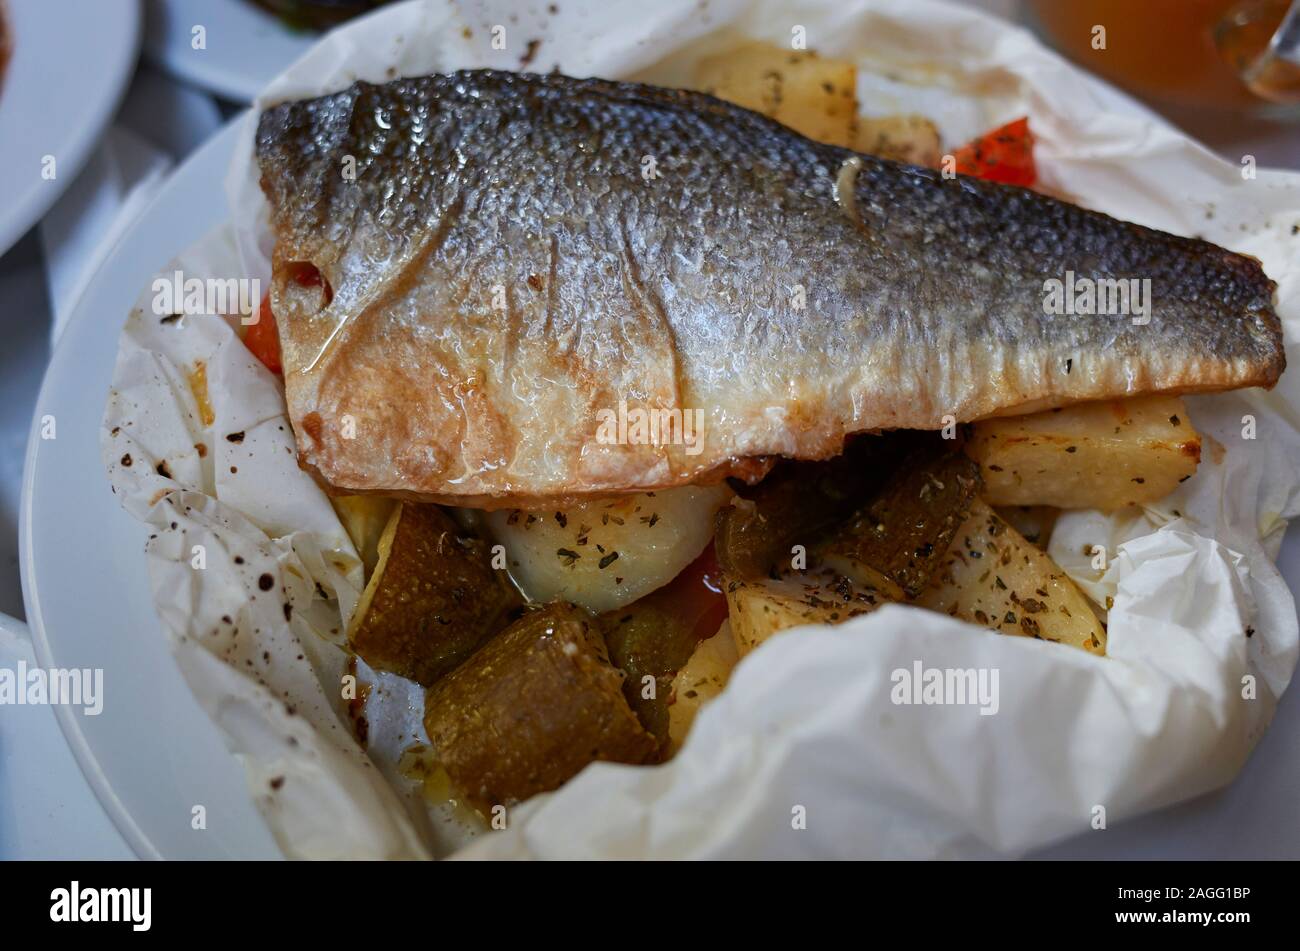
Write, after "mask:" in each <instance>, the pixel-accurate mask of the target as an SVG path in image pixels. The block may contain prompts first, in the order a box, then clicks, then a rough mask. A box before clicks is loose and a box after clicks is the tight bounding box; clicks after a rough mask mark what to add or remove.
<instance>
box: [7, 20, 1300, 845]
mask: <svg viewBox="0 0 1300 951" xmlns="http://www.w3.org/2000/svg"><path fill="white" fill-rule="evenodd" d="M151 2H166V0H151ZM214 2H227V0H214ZM959 2H960V0H959ZM967 2H971V3H973V4H974V5H977V6H981V7H984V8H986V9H990V10H992V11H993V12H996V13H998V14H1000V15H1011V16H1014V15H1015V14H1016V12H1017V4H1016V2H1015V0H967ZM159 81H160V79H159V76H158V74H151V72H150V70H149V68H148V67H142V68H141V72H140V73H138V74H137V78H136V80H135V83H134V84H133V86H132V91H131V93H129V94H128V98H127V102H126V103H125V104H124V106H123V110H122V112H121V113H120V114H119V116H118V120H119V121H121V122H123V123H124V124H126V125H127V126H129V127H135V130H136V131H138V132H140V133H141V134H142V135H143V136H144V137H145V138H151V137H155V138H156V135H157V132H156V130H157V124H156V123H153V122H152V121H151V117H150V116H148V115H141V114H140V106H139V102H140V98H141V97H140V96H138V95H136V93H137V92H138V88H137V87H139V86H141V85H147V84H151V83H152V84H156V83H158V82H159ZM162 81H163V82H170V80H166V79H164V80H162ZM222 110H223V112H225V113H227V114H228V113H229V112H231V111H232V110H233V106H231V105H229V104H223V105H222ZM133 113H134V114H133ZM1171 118H1173V119H1174V121H1176V122H1177V123H1178V124H1179V125H1181V126H1183V127H1184V128H1185V129H1187V131H1189V132H1190V133H1191V134H1193V135H1195V136H1197V137H1198V138H1200V139H1201V140H1202V141H1204V142H1206V143H1207V144H1208V145H1209V146H1210V147H1212V148H1214V149H1215V150H1216V151H1218V152H1220V153H1221V154H1222V155H1224V156H1225V157H1226V158H1229V159H1230V160H1232V161H1234V162H1237V161H1240V159H1241V157H1242V156H1243V155H1247V154H1250V155H1254V156H1255V157H1256V159H1257V161H1258V162H1259V164H1260V165H1263V166H1275V167H1280V168H1292V169H1300V125H1295V126H1272V125H1268V124H1264V123H1258V122H1250V121H1245V120H1225V119H1224V118H1223V117H1221V116H1216V115H1195V114H1193V115H1181V116H1172V117H1171ZM190 132H192V130H183V131H182V132H180V133H178V134H179V135H182V136H187V135H188V134H190ZM155 144H156V145H159V146H160V147H163V148H168V150H169V151H171V152H172V153H173V155H174V156H175V157H176V158H178V159H179V158H183V157H184V153H185V151H186V150H187V148H188V147H189V146H191V145H192V144H193V143H192V142H187V143H184V144H183V145H182V144H180V143H177V142H171V143H166V142H157V141H155ZM0 303H2V304H3V310H4V318H3V319H4V321H5V337H4V346H3V348H0V612H4V613H7V614H10V615H13V616H15V617H18V618H22V617H23V616H24V610H23V602H22V589H21V584H20V580H19V569H18V508H19V495H20V492H21V485H22V466H23V459H24V456H25V447H26V443H27V435H28V430H29V427H30V425H31V419H32V412H33V409H34V405H35V401H36V395H37V392H38V390H39V388H40V382H41V377H42V374H43V372H44V368H45V364H46V362H47V361H48V359H49V355H50V343H49V340H50V327H51V312H52V307H51V302H50V299H49V294H48V292H47V289H46V274H45V262H44V258H43V254H42V249H41V242H40V240H39V239H38V236H37V231H36V229H33V230H32V231H31V232H29V233H28V234H27V235H26V236H25V237H24V238H23V239H22V240H20V241H19V242H18V243H17V244H16V245H14V247H13V248H12V249H10V251H9V252H8V253H6V254H5V255H3V256H2V257H0ZM1284 557H1287V558H1294V559H1296V560H1300V545H1297V544H1295V543H1294V542H1292V543H1291V544H1289V545H1288V547H1287V551H1286V552H1285V553H1284ZM20 659H25V660H26V662H27V663H28V664H33V663H34V660H33V657H32V654H31V649H30V645H29V644H26V643H25V642H22V641H21V640H16V639H14V638H8V637H6V636H5V635H4V634H3V633H0V667H8V668H11V669H12V668H14V667H15V666H16V665H17V663H18V661H19V660H20ZM1297 693H1300V691H1296V690H1294V689H1293V690H1291V691H1290V692H1288V694H1287V695H1286V697H1284V698H1283V701H1282V703H1281V705H1280V707H1279V710H1278V714H1277V720H1276V722H1275V724H1274V728H1273V729H1272V730H1271V731H1270V732H1269V734H1268V735H1267V736H1265V738H1264V740H1263V741H1262V742H1261V744H1260V746H1259V748H1258V749H1257V750H1256V753H1255V755H1254V756H1253V757H1252V758H1251V761H1250V762H1249V763H1248V764H1247V766H1246V768H1245V770H1244V773H1243V777H1242V778H1243V779H1244V778H1245V776H1246V775H1249V774H1252V773H1259V774H1261V775H1258V776H1252V781H1251V786H1252V787H1254V788H1256V789H1258V788H1260V786H1261V785H1263V788H1265V789H1269V790H1273V792H1271V793H1270V794H1269V798H1268V801H1267V802H1260V801H1259V800H1258V798H1257V797H1255V798H1248V797H1246V796H1243V795H1242V794H1241V793H1240V792H1239V790H1240V789H1241V788H1242V786H1243V784H1242V783H1241V782H1238V783H1235V784H1233V785H1232V786H1230V787H1229V788H1227V789H1225V790H1222V791H1221V792H1219V793H1216V794H1214V796H1213V798H1215V799H1216V800H1218V805H1219V806H1220V807H1221V809H1220V810H1219V812H1220V815H1219V817H1218V820H1217V824H1212V823H1211V822H1210V821H1209V820H1207V819H1206V818H1205V814H1204V812H1203V811H1201V812H1198V810H1197V808H1196V807H1195V806H1194V805H1185V806H1182V807H1177V808H1175V809H1172V810H1166V811H1165V812H1162V813H1159V814H1157V815H1154V816H1148V817H1144V818H1143V819H1139V820H1137V822H1138V823H1140V824H1143V825H1145V826H1147V827H1149V828H1151V829H1152V830H1158V829H1161V828H1180V824H1182V825H1181V828H1180V831H1183V830H1184V829H1185V831H1186V833H1187V834H1186V837H1185V838H1186V842H1187V849H1186V854H1185V855H1183V856H1172V855H1171V856H1166V857H1170V858H1173V857H1200V856H1210V855H1226V854H1231V855H1236V856H1239V857H1248V856H1256V857H1272V858H1283V857H1291V858H1294V857H1296V855H1297V854H1300V840H1297V834H1298V833H1297V832H1296V830H1291V832H1290V834H1289V835H1288V834H1286V833H1285V831H1284V830H1278V832H1279V834H1278V835H1273V834H1268V833H1266V832H1265V831H1264V830H1260V829H1259V828H1258V824H1255V826H1252V828H1256V829H1257V831H1258V834H1257V835H1249V836H1248V837H1247V838H1246V839H1245V840H1243V839H1242V837H1241V836H1240V834H1239V832H1238V830H1240V829H1242V828H1243V827H1244V826H1247V825H1248V823H1245V822H1244V821H1243V822H1242V823H1240V824H1238V823H1234V822H1231V821H1230V820H1231V818H1232V817H1233V816H1241V817H1242V818H1243V819H1244V818H1245V816H1246V814H1247V813H1249V812H1251V811H1254V810H1259V809H1269V810H1270V811H1271V810H1272V809H1273V808H1274V807H1275V808H1276V809H1277V810H1278V811H1277V812H1276V813H1275V814H1277V815H1294V809H1295V803H1296V802H1297V800H1298V799H1300V776H1297V775H1293V773H1294V772H1295V771H1294V769H1291V768H1290V767H1289V766H1285V765H1281V761H1282V760H1283V757H1281V756H1270V755H1269V750H1270V749H1272V748H1276V747H1278V746H1279V745H1280V744H1284V743H1294V738H1295V737H1296V736H1297V735H1298V734H1300V696H1297ZM0 711H2V712H0V860H7V859H117V858H130V857H132V853H131V851H130V849H129V848H128V847H127V845H126V843H125V842H124V841H123V840H122V838H121V836H120V835H119V834H118V833H117V830H116V829H115V828H114V827H113V826H112V824H111V823H110V822H109V820H108V818H107V816H106V815H105V813H104V810H103V808H102V807H101V806H100V805H99V803H98V801H97V800H96V799H95V797H94V795H93V794H92V793H91V791H90V788H89V787H88V786H87V784H86V781H85V779H84V778H83V777H82V775H81V772H80V770H79V768H78V766H77V764H76V762H75V761H74V760H73V758H72V754H71V753H70V752H69V750H68V748H67V745H66V743H65V742H64V740H63V736H62V734H61V733H60V732H59V728H58V726H57V724H56V722H55V719H54V714H53V712H52V710H51V708H49V707H47V706H43V707H4V708H0ZM1288 770H1289V771H1288ZM1225 820H1228V821H1225ZM1126 838H1128V837H1126ZM1115 847H1122V842H1121V840H1118V839H1115V840H1111V839H1103V838H1102V837H1095V838H1093V839H1092V840H1091V841H1090V840H1088V839H1087V838H1084V839H1081V840H1075V841H1073V842H1071V843H1068V844H1066V845H1063V846H1060V847H1057V848H1055V849H1051V850H1048V851H1047V852H1045V853H1043V854H1044V856H1045V857H1062V856H1067V855H1068V856H1081V857H1082V856H1088V857H1096V858H1101V857H1108V856H1117V857H1118V855H1117V853H1116V852H1115ZM1122 854H1123V855H1124V856H1125V857H1133V858H1137V857H1141V853H1140V852H1137V853H1136V854H1133V853H1131V850H1129V849H1124V850H1123V853H1122Z"/></svg>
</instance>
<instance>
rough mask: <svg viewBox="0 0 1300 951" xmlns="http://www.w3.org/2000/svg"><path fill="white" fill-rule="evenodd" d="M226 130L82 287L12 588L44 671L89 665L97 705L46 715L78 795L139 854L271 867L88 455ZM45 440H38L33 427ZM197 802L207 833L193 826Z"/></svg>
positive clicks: (190, 233)
mask: <svg viewBox="0 0 1300 951" xmlns="http://www.w3.org/2000/svg"><path fill="white" fill-rule="evenodd" d="M234 132H235V129H234V127H233V125H232V126H228V127H227V128H226V129H225V130H223V131H222V132H221V134H219V135H218V136H216V137H215V138H213V139H212V140H210V141H209V142H208V143H207V144H206V145H205V146H203V148H201V149H200V150H199V151H198V152H196V153H195V154H194V155H193V156H192V157H191V158H190V159H189V160H188V161H187V162H186V163H185V164H184V165H182V166H181V167H180V169H179V170H177V172H176V173H175V174H174V175H173V176H172V177H171V179H169V180H168V182H167V184H166V185H165V186H164V187H163V188H162V189H161V191H160V193H159V194H158V195H157V197H156V198H155V199H154V201H153V203H152V204H151V205H150V206H149V207H148V208H147V209H146V210H145V211H144V213H143V214H142V215H141V216H140V218H139V219H138V220H137V221H136V222H135V223H134V224H133V225H132V226H131V227H130V228H129V229H128V230H127V232H126V233H125V234H124V235H123V236H122V238H121V240H120V242H119V243H118V245H117V247H116V248H115V250H114V251H113V252H112V254H110V256H109V257H108V258H107V259H106V260H105V262H104V264H103V265H102V266H101V267H100V269H99V270H98V272H97V273H96V274H95V276H94V277H93V278H91V280H90V283H89V284H88V285H87V287H86V291H85V294H84V295H83V296H82V297H81V299H80V301H79V302H78V304H77V306H76V308H75V309H74V310H73V313H72V316H71V318H70V320H69V323H68V328H67V330H66V331H65V332H64V335H63V338H62V343H61V344H60V346H59V348H58V349H57V350H56V351H55V354H54V357H53V359H52V360H51V361H50V366H49V369H48V370H47V371H46V374H45V381H44V383H43V384H42V386H41V393H40V396H39V397H38V399H37V402H36V413H35V422H34V427H33V433H32V435H31V438H30V440H29V442H28V446H27V463H26V468H25V470H24V472H23V505H22V513H21V521H20V525H19V536H20V537H19V545H20V550H21V560H22V574H23V594H24V598H25V601H26V606H27V619H28V624H29V625H30V627H31V634H32V642H33V645H34V646H35V648H36V656H37V658H38V660H39V661H40V663H41V664H42V666H46V667H50V666H57V667H78V668H85V667H89V668H102V669H103V671H104V709H103V712H102V713H101V714H100V715H99V716H95V717H89V716H85V715H83V714H82V713H81V712H80V710H79V709H76V708H74V707H71V706H57V707H55V708H54V709H55V712H56V714H57V716H58V718H59V725H60V726H61V727H62V728H63V732H64V735H65V736H66V737H67V738H68V743H69V745H70V746H71V747H72V752H73V755H75V756H76V758H77V761H78V763H79V764H80V765H81V768H82V770H83V771H84V772H85V774H86V779H87V780H88V781H89V782H90V785H91V788H92V789H94V791H95V794H96V795H97V796H98V797H99V799H100V801H101V802H102V803H103V804H104V808H105V809H106V810H107V812H108V814H109V816H110V818H112V820H113V822H114V823H115V824H116V825H117V827H118V829H119V830H121V832H122V835H123V836H124V837H125V838H126V840H127V842H128V843H129V844H130V846H131V847H132V848H133V849H134V850H135V851H136V853H137V854H138V855H140V856H142V857H146V858H160V857H166V858H230V857H241V858H272V857H279V850H278V849H277V848H276V846H275V843H274V840H273V839H272V838H271V835H270V833H269V832H268V831H267V829H266V826H265V825H264V824H263V822H262V819H261V817H260V816H259V815H258V813H257V810H256V808H255V807H254V806H253V803H252V800H251V798H250V797H249V795H248V792H247V788H246V786H245V784H244V776H243V770H242V769H241V768H240V766H239V764H238V763H237V762H236V761H235V759H234V757H232V756H230V754H229V753H227V752H226V749H225V746H224V745H223V744H222V741H221V737H220V735H219V734H218V732H217V729H216V727H215V726H213V725H212V722H211V721H210V720H209V719H208V717H207V715H206V714H205V713H204V712H203V711H202V710H201V709H200V708H199V706H198V704H197V703H196V702H195V700H194V697H193V695H192V694H191V693H190V689H189V687H188V686H187V685H186V683H185V681H184V680H183V679H182V677H181V675H180V671H179V670H178V669H177V667H176V664H175V662H174V661H173V660H172V657H171V652H170V651H169V649H168V646H167V638H166V636H165V635H164V634H163V631H162V627H161V625H160V624H159V622H158V619H157V616H156V615H155V614H154V610H153V604H152V602H151V601H150V597H149V579H148V573H147V571H146V568H145V558H144V548H143V546H144V541H145V535H146V532H144V531H142V528H143V526H142V525H141V524H140V523H139V522H137V521H136V520H135V519H133V518H131V516H129V515H127V514H126V512H124V511H122V509H121V507H120V506H119V505H118V504H117V501H116V499H114V497H113V495H112V494H111V492H110V491H109V487H108V482H107V480H106V479H105V476H104V471H103V465H102V464H101V462H100V458H99V424H100V420H101V418H102V417H103V413H104V402H105V400H106V399H107V396H108V387H109V383H110V381H111V380H112V375H113V362H114V360H115V358H116V354H117V339H118V336H119V335H120V333H121V330H122V323H123V321H124V320H125V316H126V314H127V313H128V312H129V311H130V309H131V306H132V304H133V302H134V301H135V298H136V295H137V293H138V292H139V291H140V288H142V287H144V286H145V284H146V282H147V281H148V280H149V278H150V277H151V276H152V274H153V273H154V272H155V271H156V270H157V269H158V268H160V267H162V266H163V265H165V264H166V263H167V262H168V261H169V260H170V259H171V258H172V257H173V256H174V255H175V254H176V252H178V251H179V250H181V249H182V248H184V247H186V246H188V245H190V244H192V243H193V242H194V241H196V240H198V238H199V237H201V236H202V235H203V233H204V232H206V231H207V230H209V229H210V228H211V227H213V226H215V225H216V224H218V223H220V222H221V221H222V220H223V219H224V218H226V217H227V212H226V206H225V195H224V192H223V190H222V188H221V185H220V183H221V181H222V177H223V175H224V174H225V170H226V166H227V164H228V163H229V161H230V153H231V149H232V148H233V143H234V138H235V136H234ZM46 416H50V417H53V419H54V421H55V438H54V439H50V440H42V439H41V438H40V432H39V427H40V425H41V420H42V418H44V417H46ZM195 806H203V807H204V810H205V811H206V824H207V828H206V830H195V829H194V828H192V825H191V817H192V813H193V809H194V807H195Z"/></svg>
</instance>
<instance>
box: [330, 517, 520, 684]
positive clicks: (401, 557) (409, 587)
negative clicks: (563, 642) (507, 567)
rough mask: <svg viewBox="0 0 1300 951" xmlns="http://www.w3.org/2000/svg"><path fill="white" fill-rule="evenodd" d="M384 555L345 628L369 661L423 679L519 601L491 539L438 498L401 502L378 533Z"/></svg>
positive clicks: (457, 657) (473, 644) (452, 663)
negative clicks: (496, 565)
mask: <svg viewBox="0 0 1300 951" xmlns="http://www.w3.org/2000/svg"><path fill="white" fill-rule="evenodd" d="M378 555H379V561H378V563H377V565H376V566H375V570H374V572H373V573H372V574H371V576H370V582H369V583H368V584H367V585H366V589H365V591H364V592H363V593H362V596H361V603H360V604H358V605H357V610H356V614H355V615H354V616H353V619H352V624H351V625H350V626H349V628H348V642H349V644H351V646H352V649H353V650H354V651H356V653H357V654H358V655H359V656H360V657H361V658H362V659H363V660H364V661H365V662H366V663H367V664H369V665H370V666H371V667H373V668H375V669H376V670H386V671H389V672H391V673H394V674H399V675H401V676H403V677H406V678H409V679H410V680H414V681H416V682H417V683H420V684H423V685H425V686H426V687H427V686H429V685H430V684H432V683H434V681H436V680H437V679H438V678H439V677H441V676H443V675H444V674H446V673H448V672H449V671H451V670H452V669H453V668H454V667H456V665H457V664H459V663H460V662H461V661H463V660H465V658H467V657H469V655H470V654H472V653H473V652H474V651H475V650H476V649H477V648H478V647H479V646H481V645H482V644H484V643H485V642H486V641H487V640H488V639H489V638H491V637H492V635H493V634H495V633H497V632H498V631H500V630H501V629H502V628H504V627H505V626H506V625H507V624H509V623H510V621H511V620H512V618H513V616H514V613H515V612H517V610H518V609H519V608H520V607H521V605H522V599H521V598H520V596H519V593H518V592H517V591H516V590H515V589H514V588H513V586H512V585H511V584H510V581H509V578H508V577H507V574H506V572H505V571H504V570H501V571H497V570H494V569H493V567H492V564H491V551H490V549H489V547H488V544H487V542H485V541H484V540H483V539H481V538H479V537H478V536H476V535H474V534H473V533H471V532H468V531H466V530H464V529H462V528H461V527H460V526H459V525H457V524H456V523H455V522H454V521H452V519H451V518H450V516H448V515H447V513H446V512H444V511H443V510H442V509H441V508H439V507H438V506H436V505H422V504H417V503H413V502H403V503H402V504H400V505H399V506H397V508H396V509H394V510H393V513H392V515H391V516H389V519H388V524H387V525H386V526H384V533H383V535H382V536H381V537H380V539H379V545H378Z"/></svg>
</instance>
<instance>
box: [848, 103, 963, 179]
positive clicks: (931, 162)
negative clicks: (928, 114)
mask: <svg viewBox="0 0 1300 951" xmlns="http://www.w3.org/2000/svg"><path fill="white" fill-rule="evenodd" d="M853 149H854V151H857V152H865V153H866V154H867V155H878V156H879V157H880V158H887V159H892V160H893V161H895V162H907V163H909V164H911V165H924V166H926V167H928V168H933V167H935V166H937V165H938V164H939V158H940V156H941V155H942V152H941V151H940V148H939V130H938V128H937V127H936V126H935V124H934V123H933V122H931V121H930V120H929V119H927V118H925V117H924V116H913V115H899V116H881V117H879V118H868V117H866V116H860V117H859V118H858V121H857V126H856V128H855V129H854V134H853Z"/></svg>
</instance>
